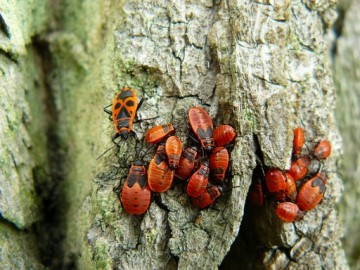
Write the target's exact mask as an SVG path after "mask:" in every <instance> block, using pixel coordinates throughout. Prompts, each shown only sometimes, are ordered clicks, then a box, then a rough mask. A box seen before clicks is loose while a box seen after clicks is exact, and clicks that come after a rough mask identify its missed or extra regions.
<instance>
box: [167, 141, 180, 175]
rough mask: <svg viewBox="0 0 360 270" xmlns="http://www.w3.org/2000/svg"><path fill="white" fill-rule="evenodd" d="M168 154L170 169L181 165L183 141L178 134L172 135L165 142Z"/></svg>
mask: <svg viewBox="0 0 360 270" xmlns="http://www.w3.org/2000/svg"><path fill="white" fill-rule="evenodd" d="M165 151H166V155H167V156H168V162H169V166H170V169H172V170H174V169H176V168H177V167H178V166H179V161H180V157H181V153H182V143H181V141H180V139H179V138H178V137H176V136H170V137H169V138H168V139H167V140H166V144H165Z"/></svg>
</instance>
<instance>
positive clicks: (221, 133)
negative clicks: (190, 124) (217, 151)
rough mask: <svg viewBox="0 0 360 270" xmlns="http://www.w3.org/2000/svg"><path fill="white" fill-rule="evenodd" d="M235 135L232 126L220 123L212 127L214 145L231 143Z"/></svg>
mask: <svg viewBox="0 0 360 270" xmlns="http://www.w3.org/2000/svg"><path fill="white" fill-rule="evenodd" d="M235 137H236V132H235V130H234V128H233V127H232V126H229V125H221V126H218V127H217V128H215V129H214V140H215V145H216V146H224V145H227V144H229V143H231V142H232V141H233V140H234V139H235Z"/></svg>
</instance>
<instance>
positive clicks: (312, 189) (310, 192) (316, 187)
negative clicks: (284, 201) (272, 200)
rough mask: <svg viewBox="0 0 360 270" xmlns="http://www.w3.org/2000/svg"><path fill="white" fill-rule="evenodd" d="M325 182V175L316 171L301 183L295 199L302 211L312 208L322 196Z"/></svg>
mask: <svg viewBox="0 0 360 270" xmlns="http://www.w3.org/2000/svg"><path fill="white" fill-rule="evenodd" d="M326 183H327V178H326V175H325V174H324V173H318V174H316V175H315V176H314V177H313V178H311V179H309V180H308V181H307V182H306V183H305V184H304V185H302V187H301V188H300V190H299V193H298V196H297V199H296V204H297V205H298V206H299V208H300V209H301V210H303V211H309V210H311V209H314V208H315V207H316V206H317V205H318V204H319V203H320V201H321V200H322V198H323V197H324V193H325V191H326Z"/></svg>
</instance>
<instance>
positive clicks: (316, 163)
mask: <svg viewBox="0 0 360 270" xmlns="http://www.w3.org/2000/svg"><path fill="white" fill-rule="evenodd" d="M304 142H305V135H304V130H303V129H302V128H301V127H297V128H296V129H295V130H294V141H293V145H294V146H293V155H292V162H291V166H290V169H289V170H287V171H285V172H284V171H282V170H280V169H277V168H269V169H267V170H266V173H265V177H264V178H265V181H264V180H263V179H259V178H254V179H253V182H252V184H251V186H250V191H249V199H250V201H251V202H252V203H253V204H254V205H256V206H259V207H260V206H262V205H263V202H264V194H265V193H266V192H267V193H268V194H269V197H270V198H271V199H272V200H273V201H275V203H276V206H275V213H276V215H277V216H278V217H279V219H280V220H282V221H283V222H294V221H296V220H300V219H301V218H302V217H303V216H304V214H305V212H306V211H310V210H312V209H314V208H315V207H316V206H317V205H318V204H319V203H320V202H321V200H322V199H323V196H324V193H325V191H326V183H327V177H326V174H325V173H324V172H322V171H321V168H322V164H323V162H324V160H325V159H326V158H328V157H329V156H330V153H331V145H330V142H329V141H327V140H321V141H320V142H319V143H318V144H317V146H316V147H315V149H314V150H313V151H310V153H309V154H307V155H302V154H301V152H302V148H303V145H304ZM264 182H265V183H264ZM264 187H266V190H267V191H265V188H264Z"/></svg>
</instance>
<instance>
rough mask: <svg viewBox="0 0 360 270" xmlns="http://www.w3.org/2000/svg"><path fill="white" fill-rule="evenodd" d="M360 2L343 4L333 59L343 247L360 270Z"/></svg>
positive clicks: (340, 7) (355, 266)
mask: <svg viewBox="0 0 360 270" xmlns="http://www.w3.org/2000/svg"><path fill="white" fill-rule="evenodd" d="M359 11H360V3H359V1H343V2H341V5H340V6H339V20H338V23H337V24H336V25H335V26H336V27H335V30H336V32H337V34H338V35H339V36H340V37H339V39H338V40H337V43H336V47H335V49H336V53H335V57H334V79H335V85H336V88H337V90H338V92H337V104H336V116H337V117H336V118H337V122H338V124H339V129H340V131H341V135H342V137H343V140H344V147H343V149H344V150H343V151H344V153H343V158H342V160H343V162H342V166H341V171H340V172H341V175H342V177H343V179H344V186H345V189H344V194H345V195H344V196H343V199H342V202H341V204H340V215H341V218H342V221H343V223H344V230H345V232H346V234H345V237H344V247H345V251H346V253H347V255H348V258H349V264H350V265H351V266H353V269H360V256H359V255H360V253H359V251H360V245H359V242H360V232H359V218H360V205H359V203H358V198H359V196H360V186H359V184H358V173H359V168H360V159H359V145H360V133H359V126H360V121H359V119H360V112H359V105H360V99H359V89H360V88H359V87H360V85H359V78H360V75H359V74H360V73H359V64H360V55H359V50H358V44H359V42H360V18H359Z"/></svg>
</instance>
